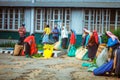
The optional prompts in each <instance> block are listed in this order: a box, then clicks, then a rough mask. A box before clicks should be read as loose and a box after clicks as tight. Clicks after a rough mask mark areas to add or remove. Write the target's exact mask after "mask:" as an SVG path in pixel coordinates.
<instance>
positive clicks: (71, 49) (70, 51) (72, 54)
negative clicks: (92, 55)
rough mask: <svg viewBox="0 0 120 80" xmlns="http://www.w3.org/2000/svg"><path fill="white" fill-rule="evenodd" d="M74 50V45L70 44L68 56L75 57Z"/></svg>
mask: <svg viewBox="0 0 120 80" xmlns="http://www.w3.org/2000/svg"><path fill="white" fill-rule="evenodd" d="M75 52H76V48H75V46H71V47H70V50H69V52H68V54H67V55H68V56H70V57H75Z"/></svg>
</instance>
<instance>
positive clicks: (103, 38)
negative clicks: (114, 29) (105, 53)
mask: <svg viewBox="0 0 120 80" xmlns="http://www.w3.org/2000/svg"><path fill="white" fill-rule="evenodd" d="M102 42H103V43H107V42H108V37H107V36H106V34H103V35H102Z"/></svg>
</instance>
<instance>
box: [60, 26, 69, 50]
mask: <svg viewBox="0 0 120 80" xmlns="http://www.w3.org/2000/svg"><path fill="white" fill-rule="evenodd" d="M61 39H62V48H63V49H66V48H67V40H68V31H67V29H66V28H65V27H62V31H61Z"/></svg>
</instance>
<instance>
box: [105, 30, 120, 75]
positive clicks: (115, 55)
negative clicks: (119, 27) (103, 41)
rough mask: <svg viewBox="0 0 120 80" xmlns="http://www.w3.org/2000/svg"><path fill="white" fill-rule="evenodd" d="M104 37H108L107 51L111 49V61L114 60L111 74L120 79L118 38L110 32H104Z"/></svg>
mask: <svg viewBox="0 0 120 80" xmlns="http://www.w3.org/2000/svg"><path fill="white" fill-rule="evenodd" d="M106 35H107V36H108V42H107V46H108V50H109V49H110V48H112V55H111V59H112V60H114V62H113V63H114V64H113V72H115V74H116V75H117V76H118V77H120V41H119V39H118V37H117V36H115V35H114V34H113V33H111V32H110V31H106Z"/></svg>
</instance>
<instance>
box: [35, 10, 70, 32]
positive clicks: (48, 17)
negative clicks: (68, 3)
mask: <svg viewBox="0 0 120 80" xmlns="http://www.w3.org/2000/svg"><path fill="white" fill-rule="evenodd" d="M35 16H36V18H35V19H36V20H35V22H36V23H35V31H36V32H42V31H43V29H44V26H46V25H47V24H49V26H50V28H51V29H53V28H54V25H55V24H56V25H58V27H59V28H61V27H62V26H65V27H66V28H67V29H68V30H70V21H71V17H70V16H71V10H70V8H36V14H35Z"/></svg>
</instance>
